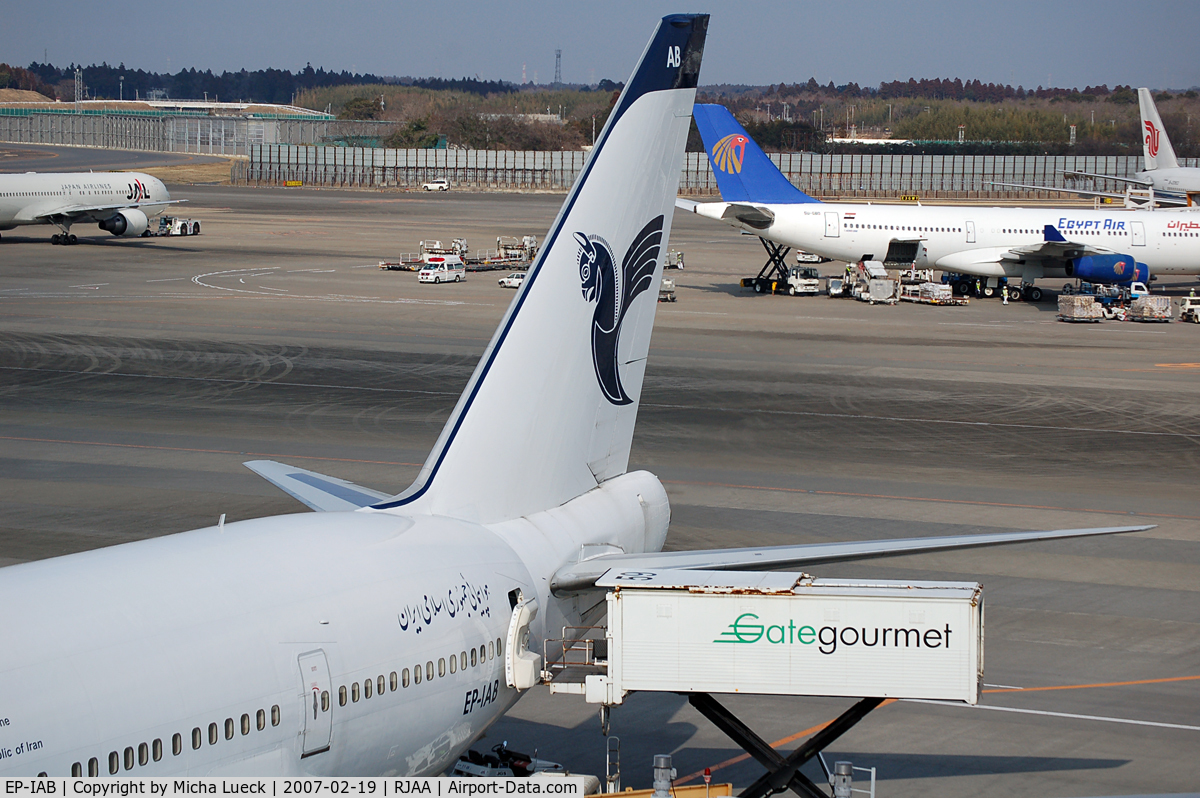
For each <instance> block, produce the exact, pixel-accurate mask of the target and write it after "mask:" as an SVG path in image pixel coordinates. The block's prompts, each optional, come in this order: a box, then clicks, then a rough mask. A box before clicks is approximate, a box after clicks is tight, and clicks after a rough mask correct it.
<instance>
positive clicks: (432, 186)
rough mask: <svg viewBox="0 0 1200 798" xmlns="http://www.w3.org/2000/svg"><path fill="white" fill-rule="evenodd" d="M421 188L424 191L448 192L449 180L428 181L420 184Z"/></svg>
mask: <svg viewBox="0 0 1200 798" xmlns="http://www.w3.org/2000/svg"><path fill="white" fill-rule="evenodd" d="M421 188H422V189H424V190H425V191H449V190H450V181H449V180H430V181H429V182H428V183H422V184H421Z"/></svg>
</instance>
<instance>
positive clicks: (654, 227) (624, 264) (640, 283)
mask: <svg viewBox="0 0 1200 798" xmlns="http://www.w3.org/2000/svg"><path fill="white" fill-rule="evenodd" d="M662 230H663V217H662V216H658V217H655V218H654V219H652V220H650V222H649V223H648V224H647V225H646V226H645V227H643V228H642V229H641V231H640V232H639V233H638V234H637V235H636V236H634V238H633V243H632V244H630V245H629V249H628V250H627V251H626V252H625V259H624V260H622V261H621V267H620V268H619V269H618V268H617V265H616V259H615V258H614V257H613V252H612V247H610V246H609V245H608V242H607V241H605V240H604V239H603V238H600V237H599V236H588V235H584V234H583V233H576V234H575V240H576V241H577V242H578V243H579V254H578V256H577V261H578V264H579V280H580V282H581V283H582V290H583V300H584V301H585V302H595V303H596V312H595V313H593V314H592V365H593V366H595V369H596V381H597V382H598V383H599V384H600V390H601V392H602V393H603V394H604V398H605V399H607V400H608V401H609V402H611V403H612V404H614V405H627V404H631V403H632V402H633V399H631V398H630V397H629V394H627V393H626V392H625V386H624V385H622V384H621V372H620V369H619V368H618V366H619V362H618V360H617V347H618V344H619V343H620V338H621V324H622V323H623V322H624V321H625V314H626V313H628V312H629V306H630V305H631V304H632V303H633V300H634V299H635V298H636V297H637V295H638V294H641V293H642V292H643V291H645V290H647V289H648V288H650V286H651V284H652V283H653V282H654V271H655V269H656V268H657V267H658V252H659V244H661V243H662Z"/></svg>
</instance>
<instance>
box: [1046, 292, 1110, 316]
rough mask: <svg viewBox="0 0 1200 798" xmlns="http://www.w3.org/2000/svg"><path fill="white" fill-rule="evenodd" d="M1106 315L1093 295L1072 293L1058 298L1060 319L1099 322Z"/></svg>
mask: <svg viewBox="0 0 1200 798" xmlns="http://www.w3.org/2000/svg"><path fill="white" fill-rule="evenodd" d="M1104 317H1105V314H1104V308H1103V307H1102V306H1101V305H1100V304H1098V303H1097V302H1096V298H1095V297H1093V296H1091V295H1088V294H1082V295H1081V294H1071V295H1065V296H1060V297H1059V298H1058V320H1059V321H1070V322H1098V321H1101V320H1103V319H1104ZM1110 318H1111V317H1110Z"/></svg>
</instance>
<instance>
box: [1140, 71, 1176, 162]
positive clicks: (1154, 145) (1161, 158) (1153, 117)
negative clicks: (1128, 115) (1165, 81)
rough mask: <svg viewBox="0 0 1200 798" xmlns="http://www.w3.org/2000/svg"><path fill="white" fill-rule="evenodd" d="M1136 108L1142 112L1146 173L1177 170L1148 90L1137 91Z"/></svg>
mask: <svg viewBox="0 0 1200 798" xmlns="http://www.w3.org/2000/svg"><path fill="white" fill-rule="evenodd" d="M1138 106H1139V107H1140V108H1141V111H1142V160H1143V161H1144V163H1145V165H1146V171H1147V172H1149V171H1152V170H1154V169H1177V168H1178V167H1179V161H1177V160H1176V159H1175V149H1174V148H1173V147H1172V146H1171V140H1170V139H1169V138H1167V130H1166V128H1164V127H1163V123H1162V119H1161V118H1159V116H1158V107H1157V106H1156V105H1155V104H1154V98H1153V97H1152V96H1151V95H1150V90H1149V89H1146V88H1141V89H1138Z"/></svg>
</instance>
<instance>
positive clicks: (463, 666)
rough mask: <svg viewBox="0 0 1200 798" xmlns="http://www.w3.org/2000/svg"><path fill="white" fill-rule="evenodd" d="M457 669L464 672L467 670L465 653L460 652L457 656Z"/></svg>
mask: <svg viewBox="0 0 1200 798" xmlns="http://www.w3.org/2000/svg"><path fill="white" fill-rule="evenodd" d="M458 669H459V670H463V671H465V670H466V669H467V652H465V651H464V652H462V653H461V654H459V655H458Z"/></svg>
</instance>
